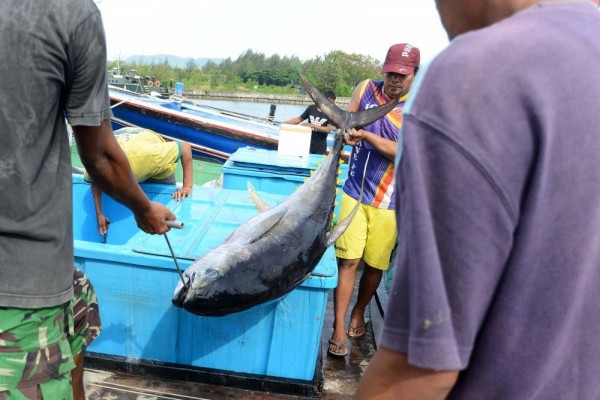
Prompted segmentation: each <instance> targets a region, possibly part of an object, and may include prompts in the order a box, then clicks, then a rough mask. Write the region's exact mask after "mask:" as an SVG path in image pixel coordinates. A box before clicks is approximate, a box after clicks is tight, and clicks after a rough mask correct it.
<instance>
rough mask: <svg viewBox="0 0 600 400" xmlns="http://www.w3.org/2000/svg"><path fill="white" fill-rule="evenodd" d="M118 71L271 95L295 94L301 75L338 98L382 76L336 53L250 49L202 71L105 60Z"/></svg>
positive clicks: (365, 61)
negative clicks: (315, 54) (309, 54)
mask: <svg viewBox="0 0 600 400" xmlns="http://www.w3.org/2000/svg"><path fill="white" fill-rule="evenodd" d="M117 67H119V68H120V69H121V71H131V70H136V71H137V73H138V75H143V76H155V77H156V79H157V80H159V81H161V82H164V83H166V84H169V83H172V82H183V83H184V84H185V87H186V89H197V90H217V91H233V92H257V93H273V94H294V93H298V89H299V88H300V74H303V75H304V76H306V77H307V79H308V80H309V81H310V82H311V83H312V84H313V85H315V87H316V88H317V89H319V90H320V91H325V90H333V91H334V92H335V93H336V95H337V96H340V97H349V96H351V95H352V91H353V90H354V88H355V87H356V85H357V84H358V83H360V82H361V81H363V80H364V79H378V78H380V77H381V63H380V62H379V61H378V60H376V59H374V58H372V57H370V56H364V55H361V54H348V53H345V52H343V51H340V50H335V51H331V52H330V53H328V54H326V55H324V56H322V57H315V58H313V59H310V60H308V61H304V62H303V61H301V60H300V58H298V57H296V56H291V57H288V56H284V57H281V56H279V55H277V54H274V55H272V56H270V57H266V56H265V55H264V54H262V53H258V52H254V51H252V50H251V49H249V50H246V51H245V52H244V53H242V54H241V55H240V56H239V57H238V58H237V59H236V60H232V59H231V58H227V59H225V60H223V62H221V63H215V62H212V61H209V62H207V63H206V64H205V65H203V66H202V67H201V68H199V67H198V65H196V62H195V61H193V60H191V59H190V60H189V61H188V63H187V64H186V66H185V67H184V68H180V67H174V66H171V65H169V62H168V60H167V59H166V58H165V59H164V60H163V61H162V62H159V63H152V64H137V63H135V62H134V63H123V62H119V61H118V60H113V61H109V62H108V68H109V69H115V68H117Z"/></svg>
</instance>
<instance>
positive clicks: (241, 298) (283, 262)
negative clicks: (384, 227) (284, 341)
mask: <svg viewBox="0 0 600 400" xmlns="http://www.w3.org/2000/svg"><path fill="white" fill-rule="evenodd" d="M302 83H303V84H304V87H305V88H306V90H307V92H308V93H309V94H310V96H311V97H312V99H313V100H314V101H315V103H316V104H317V105H318V106H319V108H320V109H321V111H323V112H324V113H325V114H327V115H328V116H329V117H330V118H331V120H332V121H333V122H334V123H335V124H336V125H337V126H338V127H340V129H339V130H338V132H337V134H336V138H335V140H334V144H333V149H332V150H331V153H329V155H328V156H327V158H326V159H325V160H324V161H323V164H322V165H321V166H320V167H319V168H318V169H317V171H316V172H315V174H314V175H313V176H312V177H311V178H310V179H308V180H307V181H306V182H305V183H304V184H303V185H302V186H300V187H299V188H298V190H297V191H296V192H294V193H293V194H292V195H291V196H290V197H289V198H287V199H286V200H285V201H284V202H282V203H280V204H279V205H277V206H276V207H274V208H271V209H270V208H269V207H268V206H267V205H266V204H265V203H263V202H262V201H261V200H260V199H259V198H258V196H256V193H255V192H254V190H253V188H252V186H251V185H249V190H250V196H251V197H252V199H253V200H254V203H255V204H256V206H257V208H258V210H259V214H258V215H256V216H255V217H253V218H251V219H249V220H247V221H246V222H244V223H243V224H242V225H240V226H239V227H238V228H237V229H236V230H235V231H234V232H233V233H232V234H231V235H230V236H229V237H228V238H227V239H226V240H225V241H224V242H223V244H221V245H220V246H219V247H217V248H215V249H212V250H210V251H209V252H207V253H206V254H205V255H203V256H202V257H200V258H199V259H197V260H196V261H195V262H194V263H193V264H192V265H191V266H190V267H189V268H187V269H186V271H185V273H184V277H183V279H184V280H185V281H186V284H185V285H184V284H183V283H182V282H179V284H178V285H177V287H176V289H175V293H174V296H173V303H174V304H175V305H176V306H178V307H183V308H184V309H186V310H187V311H189V312H191V313H194V314H198V315H210V316H221V315H227V314H230V313H234V312H239V311H243V310H246V309H248V308H250V307H252V306H255V305H257V304H261V303H264V302H266V301H268V300H271V299H275V298H278V297H280V296H282V295H284V294H286V293H288V292H289V291H291V290H292V289H294V288H296V287H297V286H298V285H300V284H301V283H302V281H304V280H305V279H306V278H307V277H308V276H309V274H310V273H311V272H312V270H313V269H314V268H315V266H316V265H317V263H318V262H319V260H320V259H321V257H322V256H323V253H324V252H325V250H326V249H327V247H328V246H330V245H331V244H333V243H334V242H335V241H336V240H337V238H338V237H339V236H340V235H341V234H342V233H343V232H344V230H345V229H346V228H347V226H348V225H349V223H350V221H351V219H352V217H353V216H354V214H355V213H356V209H355V210H354V211H353V213H352V214H351V215H350V216H349V217H348V218H346V219H345V220H344V221H341V222H340V223H339V224H337V226H336V227H335V228H334V229H332V230H330V229H331V225H332V224H331V219H332V213H333V207H334V202H335V196H336V183H337V175H338V168H339V162H340V156H341V153H342V148H343V140H342V136H343V132H345V131H346V130H347V129H350V128H361V127H364V126H366V125H368V124H370V123H371V122H373V121H376V120H378V119H379V118H381V117H382V116H384V115H386V114H387V113H388V112H389V111H390V110H391V109H392V108H393V107H394V106H395V105H396V103H397V101H392V102H389V103H387V104H385V105H383V106H380V107H377V108H373V109H369V110H365V111H361V112H358V113H350V112H346V111H344V110H342V109H340V108H338V107H337V106H336V105H334V104H333V103H331V102H330V101H329V100H328V99H327V98H326V97H325V96H324V95H323V94H321V93H320V92H318V91H317V90H316V89H315V88H314V87H312V86H311V85H310V84H309V83H308V82H307V81H306V80H305V79H304V78H303V77H302Z"/></svg>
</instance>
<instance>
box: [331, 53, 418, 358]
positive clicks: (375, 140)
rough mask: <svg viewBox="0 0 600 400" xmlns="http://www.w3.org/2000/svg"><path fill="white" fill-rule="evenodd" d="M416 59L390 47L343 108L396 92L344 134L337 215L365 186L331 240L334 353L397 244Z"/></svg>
mask: <svg viewBox="0 0 600 400" xmlns="http://www.w3.org/2000/svg"><path fill="white" fill-rule="evenodd" d="M419 61H420V52H419V49H418V48H416V47H414V46H412V45H410V44H407V43H400V44H395V45H393V46H391V47H390V48H389V50H388V53H387V56H386V58H385V62H384V64H383V68H382V71H381V72H382V74H383V80H370V79H369V80H366V81H364V82H362V83H360V84H359V85H358V86H357V88H356V89H355V91H354V93H353V94H352V98H351V99H350V102H349V103H348V107H347V110H348V111H352V112H356V111H363V110H366V109H369V108H373V107H377V106H379V105H382V104H385V103H387V102H388V101H392V100H394V99H396V98H398V97H400V102H399V103H398V105H397V106H396V107H395V108H394V109H393V110H392V111H390V112H389V113H388V114H387V115H386V116H385V117H383V118H381V119H379V120H378V121H375V122H373V123H372V124H370V125H368V126H366V127H365V128H364V129H360V130H355V129H352V130H349V131H348V132H346V133H345V134H344V140H345V142H346V143H347V144H350V145H352V154H351V155H350V161H349V166H348V178H347V180H346V183H345V184H344V188H343V190H344V193H343V195H342V203H341V206H340V216H339V217H340V220H343V219H344V218H345V217H346V216H347V215H348V214H349V213H350V212H351V211H352V209H353V208H354V206H355V204H356V202H357V201H358V199H359V197H360V192H361V185H362V184H363V180H364V189H363V195H362V199H361V200H360V202H361V204H360V208H359V211H358V213H357V214H356V216H355V217H354V219H353V220H352V223H351V224H350V226H349V227H348V229H347V230H346V232H344V234H343V235H342V236H341V237H340V238H339V239H338V241H337V242H336V244H335V253H336V257H337V260H338V271H339V280H338V286H337V287H336V289H335V292H334V302H335V306H334V307H335V319H334V330H333V336H332V338H331V340H330V341H329V353H330V354H332V355H336V356H345V355H346V354H348V348H347V346H346V339H347V337H348V336H350V337H361V336H364V335H365V333H366V331H367V324H366V321H365V318H364V313H365V309H366V307H367V305H368V304H369V302H370V301H371V298H372V297H373V294H374V293H375V291H376V289H377V286H378V285H379V282H380V281H381V277H382V274H383V271H385V270H387V269H388V267H389V265H390V257H391V253H392V250H393V249H394V246H395V244H396V221H395V213H394V205H395V204H394V202H395V200H394V186H395V185H394V158H395V156H396V149H397V148H398V139H399V138H398V133H399V130H400V125H401V123H402V107H403V106H404V103H405V102H406V100H407V99H408V92H409V90H410V87H411V84H412V81H413V79H414V76H415V73H416V71H417V69H418V67H419ZM361 260H363V261H364V272H363V275H362V277H361V281H360V286H359V289H358V298H357V302H356V304H355V305H354V308H353V309H352V313H351V315H350V324H349V326H348V329H347V330H346V313H347V311H348V307H349V305H350V298H351V296H352V291H353V289H354V279H355V274H356V270H357V268H358V265H359V263H360V261H361Z"/></svg>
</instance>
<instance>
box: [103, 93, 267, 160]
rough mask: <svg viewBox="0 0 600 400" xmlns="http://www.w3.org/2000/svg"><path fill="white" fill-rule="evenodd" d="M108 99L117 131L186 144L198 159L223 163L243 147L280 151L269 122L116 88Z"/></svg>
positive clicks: (182, 101) (180, 100)
mask: <svg viewBox="0 0 600 400" xmlns="http://www.w3.org/2000/svg"><path fill="white" fill-rule="evenodd" d="M109 95H110V101H111V105H112V110H113V114H114V118H113V128H114V129H118V128H122V127H125V126H138V127H142V128H147V129H151V130H153V131H156V132H158V133H160V134H161V135H163V136H165V137H166V138H170V139H179V140H185V141H187V142H189V143H190V144H191V145H192V150H193V153H194V155H196V156H200V157H207V158H211V159H214V160H217V161H219V162H221V163H223V162H225V161H226V160H227V159H228V158H229V156H230V155H231V154H232V153H234V152H235V151H236V150H237V149H238V148H240V147H245V146H252V147H255V148H260V149H276V148H277V144H278V135H279V127H278V126H277V124H272V123H269V121H268V120H267V119H264V120H261V119H259V118H256V117H252V116H248V115H243V114H238V113H234V112H230V111H226V110H220V109H218V108H213V107H207V106H202V105H200V104H198V103H196V102H192V101H189V100H185V99H182V98H179V99H178V98H177V97H175V96H172V97H170V98H164V97H162V96H152V95H147V94H141V93H134V92H131V91H128V90H125V89H120V88H117V87H114V86H109Z"/></svg>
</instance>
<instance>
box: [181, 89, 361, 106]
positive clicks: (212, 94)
mask: <svg viewBox="0 0 600 400" xmlns="http://www.w3.org/2000/svg"><path fill="white" fill-rule="evenodd" d="M183 97H187V98H189V99H202V100H227V101H246V102H257V103H272V104H300V105H307V106H308V105H310V104H313V101H312V99H311V98H310V96H308V95H301V94H264V93H243V92H218V91H214V90H184V91H183ZM349 101H350V98H349V97H338V98H337V100H336V104H337V105H338V106H339V107H346V105H348V102H349Z"/></svg>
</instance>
